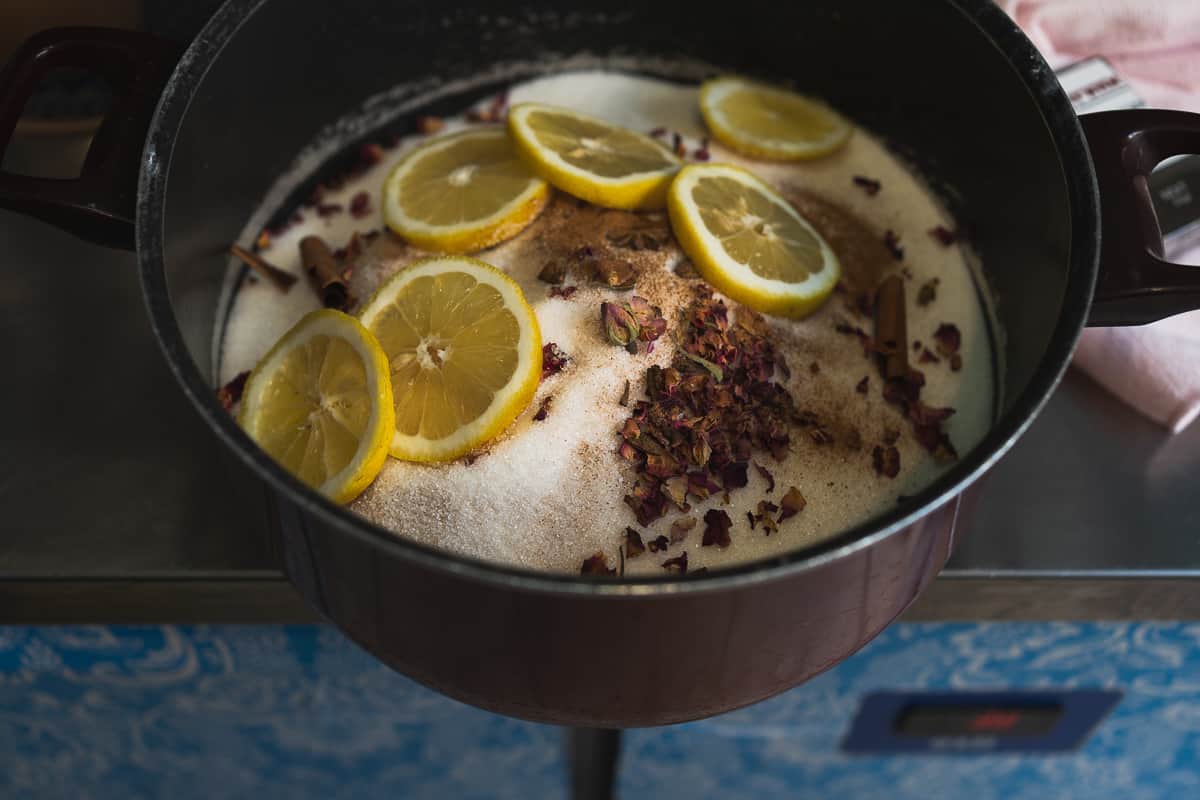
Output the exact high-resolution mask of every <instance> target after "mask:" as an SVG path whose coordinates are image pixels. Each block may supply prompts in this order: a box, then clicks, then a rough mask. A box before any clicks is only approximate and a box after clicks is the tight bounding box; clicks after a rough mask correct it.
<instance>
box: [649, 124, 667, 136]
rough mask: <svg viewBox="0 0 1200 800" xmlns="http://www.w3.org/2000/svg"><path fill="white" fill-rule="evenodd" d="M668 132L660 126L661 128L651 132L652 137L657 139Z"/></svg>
mask: <svg viewBox="0 0 1200 800" xmlns="http://www.w3.org/2000/svg"><path fill="white" fill-rule="evenodd" d="M666 132H667V129H666V128H664V127H662V126H661V125H660V126H659V127H657V128H655V129H654V130H652V131H650V136H651V137H653V138H655V139H657V138H658V137H660V136H662V135H664V134H665V133H666Z"/></svg>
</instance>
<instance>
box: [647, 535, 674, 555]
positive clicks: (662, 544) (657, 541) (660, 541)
mask: <svg viewBox="0 0 1200 800" xmlns="http://www.w3.org/2000/svg"><path fill="white" fill-rule="evenodd" d="M669 544H670V542H668V541H667V537H665V536H655V537H654V538H653V539H651V540H650V541H649V542H648V543H647V545H646V546H647V547H649V548H650V552H651V553H661V552H663V551H665V550H666V549H667V547H668V545H669Z"/></svg>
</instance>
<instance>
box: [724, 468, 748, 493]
mask: <svg viewBox="0 0 1200 800" xmlns="http://www.w3.org/2000/svg"><path fill="white" fill-rule="evenodd" d="M747 482H748V480H747V477H746V465H745V464H744V463H738V462H734V463H732V464H729V465H727V466H726V467H725V469H723V470H721V485H722V486H724V487H725V488H726V489H740V488H742V487H743V486H745V485H746V483H747Z"/></svg>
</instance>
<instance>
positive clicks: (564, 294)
mask: <svg viewBox="0 0 1200 800" xmlns="http://www.w3.org/2000/svg"><path fill="white" fill-rule="evenodd" d="M577 291H579V287H578V286H551V287H550V291H549V292H547V295H548V296H550V297H561V298H562V299H563V300H570V299H571V295H573V294H575V292H577Z"/></svg>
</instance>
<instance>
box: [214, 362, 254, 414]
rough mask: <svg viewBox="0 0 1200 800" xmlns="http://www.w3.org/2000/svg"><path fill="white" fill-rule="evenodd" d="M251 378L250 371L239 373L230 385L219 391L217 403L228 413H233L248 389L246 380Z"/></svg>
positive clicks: (231, 380)
mask: <svg viewBox="0 0 1200 800" xmlns="http://www.w3.org/2000/svg"><path fill="white" fill-rule="evenodd" d="M249 377H250V370H245V371H244V372H239V373H238V374H237V375H234V376H233V378H231V379H230V381H229V383H227V384H225V385H224V386H222V387H221V388H220V389H217V401H218V402H219V403H220V404H221V407H222V408H224V409H225V410H226V411H231V410H232V409H233V407H234V406H235V405H237V403H238V401H239V400H241V399H242V391H243V390H244V389H245V388H246V378H249Z"/></svg>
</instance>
